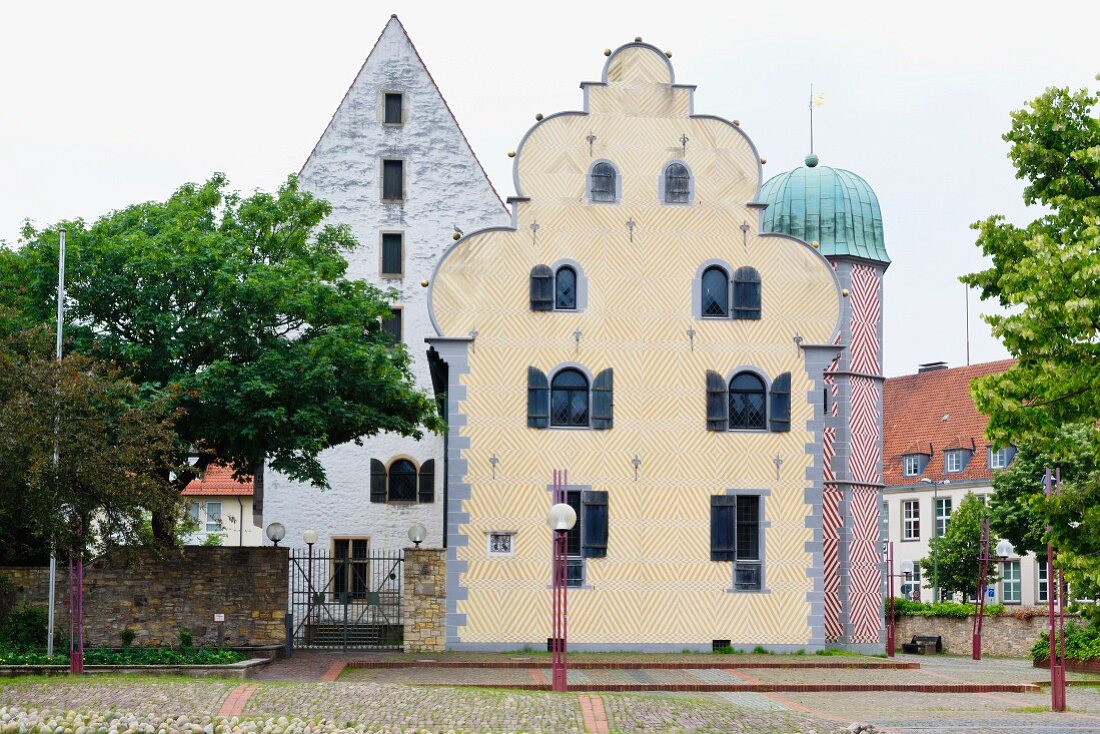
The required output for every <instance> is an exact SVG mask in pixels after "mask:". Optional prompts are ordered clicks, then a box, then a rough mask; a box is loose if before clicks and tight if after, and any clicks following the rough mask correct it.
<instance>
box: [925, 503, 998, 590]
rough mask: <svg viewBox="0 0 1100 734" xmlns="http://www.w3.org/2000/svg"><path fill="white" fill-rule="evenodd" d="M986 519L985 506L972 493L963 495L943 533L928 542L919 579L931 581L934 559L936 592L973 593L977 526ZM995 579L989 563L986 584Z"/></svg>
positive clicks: (979, 530)
mask: <svg viewBox="0 0 1100 734" xmlns="http://www.w3.org/2000/svg"><path fill="white" fill-rule="evenodd" d="M988 517H989V510H988V508H986V506H985V503H984V502H982V500H981V499H980V498H979V497H978V496H977V495H975V494H974V493H973V492H967V493H966V496H965V497H963V500H962V502H960V503H959V506H958V507H957V508H955V510H954V512H952V513H951V521H950V522H949V523H948V524H947V531H946V532H945V533H944V534H943V535H941V536H938V537H935V538H932V540H931V541H930V542H929V544H928V545H929V551H930V552H929V554H928V556H926V557H924V558H922V559H921V560H920V567H921V575H922V577H923V578H926V579H931V578H933V574H934V572H935V560H934V559H936V558H938V560H939V580H940V588H941V589H943V590H944V592H945V593H946V594H954V593H957V592H959V593H962V594H964V595H969V594H971V593H973V592H974V590H975V589H976V588H977V585H978V555H979V551H980V545H981V543H980V539H981V522H982V520H985V519H987V518H988ZM991 552H992V549H991ZM997 578H998V575H997V569H996V564H995V563H990V564H989V576H988V577H987V583H992V582H994V581H996V580H997ZM964 598H969V597H968V596H964Z"/></svg>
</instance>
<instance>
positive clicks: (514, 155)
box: [508, 150, 516, 158]
mask: <svg viewBox="0 0 1100 734" xmlns="http://www.w3.org/2000/svg"><path fill="white" fill-rule="evenodd" d="M508 157H509V158H515V157H516V151H514V150H510V151H508Z"/></svg>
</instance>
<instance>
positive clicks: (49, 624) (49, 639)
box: [46, 228, 65, 657]
mask: <svg viewBox="0 0 1100 734" xmlns="http://www.w3.org/2000/svg"><path fill="white" fill-rule="evenodd" d="M57 234H58V245H57V340H56V343H55V345H54V346H55V349H54V353H55V355H56V357H57V361H58V362H60V361H61V330H62V328H64V325H65V229H64V228H61V229H60V230H58V233H57ZM59 379H60V378H59ZM60 420H61V418H60V416H55V417H54V421H55V422H54V434H53V469H54V472H57V468H58V465H59V462H60V451H59V446H58V432H59V429H60V425H59V423H60ZM56 587H57V548H56V547H54V544H53V542H52V541H51V542H50V594H49V597H50V601H49V603H50V608H49V610H48V611H47V613H46V657H53V630H54V618H53V616H54V615H53V607H54V600H55V598H56V593H57V592H56V591H55V589H56Z"/></svg>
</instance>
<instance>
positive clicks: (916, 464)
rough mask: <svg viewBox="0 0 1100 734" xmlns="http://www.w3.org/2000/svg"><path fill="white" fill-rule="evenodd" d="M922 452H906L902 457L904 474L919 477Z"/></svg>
mask: <svg viewBox="0 0 1100 734" xmlns="http://www.w3.org/2000/svg"><path fill="white" fill-rule="evenodd" d="M920 459H921V457H920V454H906V455H905V456H903V457H902V474H903V475H904V476H907V477H919V476H920V470H921V461H920Z"/></svg>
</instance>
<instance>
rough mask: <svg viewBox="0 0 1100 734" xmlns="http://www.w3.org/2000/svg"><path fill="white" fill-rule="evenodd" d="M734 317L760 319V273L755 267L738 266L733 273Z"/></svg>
mask: <svg viewBox="0 0 1100 734" xmlns="http://www.w3.org/2000/svg"><path fill="white" fill-rule="evenodd" d="M733 318H735V319H746V320H749V321H759V320H760V274H759V273H758V272H756V270H755V269H754V268H750V267H743V268H737V272H736V273H734V275H733Z"/></svg>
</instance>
